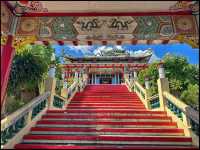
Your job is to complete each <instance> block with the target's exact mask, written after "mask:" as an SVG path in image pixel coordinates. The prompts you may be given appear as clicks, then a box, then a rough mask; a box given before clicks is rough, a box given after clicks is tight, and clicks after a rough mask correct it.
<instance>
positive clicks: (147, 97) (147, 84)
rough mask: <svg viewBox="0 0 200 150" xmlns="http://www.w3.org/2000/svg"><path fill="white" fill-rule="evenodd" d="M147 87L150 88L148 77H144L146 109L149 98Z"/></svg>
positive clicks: (148, 105) (148, 106)
mask: <svg viewBox="0 0 200 150" xmlns="http://www.w3.org/2000/svg"><path fill="white" fill-rule="evenodd" d="M149 89H150V83H149V78H148V77H145V102H146V107H147V109H150V104H149V102H148V99H149V96H150V95H149Z"/></svg>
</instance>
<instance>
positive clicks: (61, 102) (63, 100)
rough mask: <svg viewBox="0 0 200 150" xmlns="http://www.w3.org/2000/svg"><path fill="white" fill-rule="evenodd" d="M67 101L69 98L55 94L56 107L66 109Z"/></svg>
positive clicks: (54, 102)
mask: <svg viewBox="0 0 200 150" xmlns="http://www.w3.org/2000/svg"><path fill="white" fill-rule="evenodd" d="M66 103H67V99H66V98H65V97H62V96H60V95H57V94H55V95H54V99H53V106H54V107H56V108H60V109H64V108H65V107H64V106H65V104H66Z"/></svg>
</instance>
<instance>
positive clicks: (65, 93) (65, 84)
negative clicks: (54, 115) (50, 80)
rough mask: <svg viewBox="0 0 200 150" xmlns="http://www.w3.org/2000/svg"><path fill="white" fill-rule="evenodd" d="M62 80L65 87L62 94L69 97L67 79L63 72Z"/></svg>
mask: <svg viewBox="0 0 200 150" xmlns="http://www.w3.org/2000/svg"><path fill="white" fill-rule="evenodd" d="M62 80H63V87H62V89H61V96H62V97H64V98H67V81H66V80H65V75H64V74H62Z"/></svg>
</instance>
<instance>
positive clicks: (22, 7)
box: [13, 0, 48, 16]
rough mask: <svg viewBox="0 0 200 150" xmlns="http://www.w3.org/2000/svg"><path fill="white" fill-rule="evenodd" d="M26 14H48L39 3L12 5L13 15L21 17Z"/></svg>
mask: <svg viewBox="0 0 200 150" xmlns="http://www.w3.org/2000/svg"><path fill="white" fill-rule="evenodd" d="M28 12H48V9H47V8H44V7H43V4H42V2H41V1H28V0H26V1H16V2H15V4H14V9H13V13H14V14H16V15H17V16H21V15H22V14H24V13H28Z"/></svg>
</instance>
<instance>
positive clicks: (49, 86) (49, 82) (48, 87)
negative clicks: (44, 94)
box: [45, 53, 56, 109]
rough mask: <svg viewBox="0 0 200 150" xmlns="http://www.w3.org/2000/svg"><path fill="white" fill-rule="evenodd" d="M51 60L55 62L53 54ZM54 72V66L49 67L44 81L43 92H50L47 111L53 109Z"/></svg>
mask: <svg viewBox="0 0 200 150" xmlns="http://www.w3.org/2000/svg"><path fill="white" fill-rule="evenodd" d="M51 60H52V61H54V60H55V55H54V53H53V55H52V58H51ZM55 72H56V67H55V65H51V67H50V69H49V72H48V78H47V79H46V81H45V91H50V96H49V98H48V109H51V108H53V100H54V95H55V89H56V78H55Z"/></svg>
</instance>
